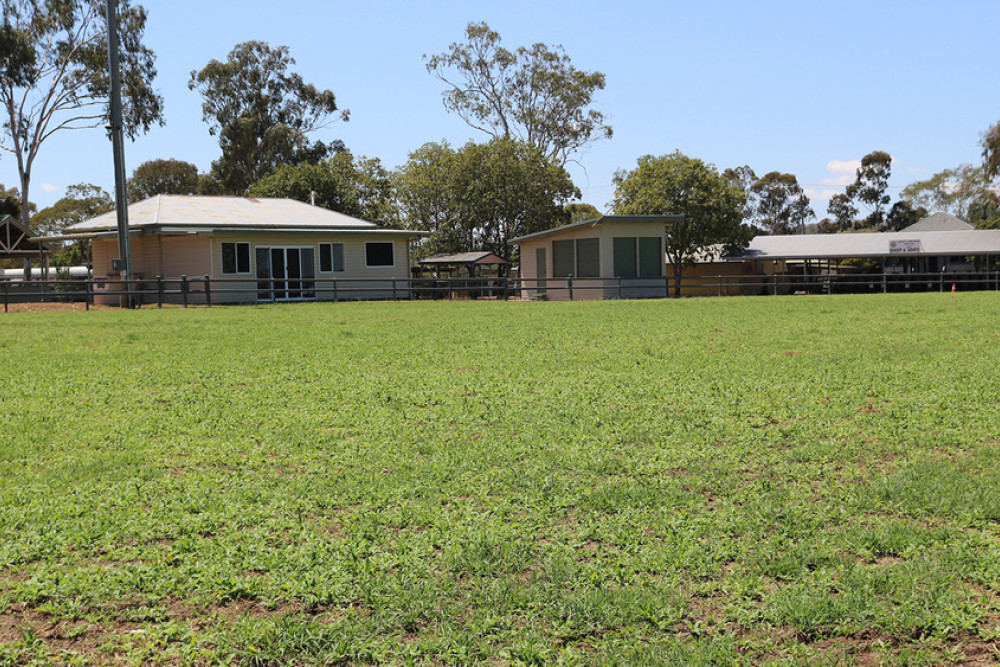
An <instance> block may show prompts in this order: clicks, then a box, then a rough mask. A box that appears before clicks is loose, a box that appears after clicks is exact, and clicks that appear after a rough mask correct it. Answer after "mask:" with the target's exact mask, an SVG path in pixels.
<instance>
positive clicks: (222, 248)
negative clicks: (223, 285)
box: [219, 241, 253, 276]
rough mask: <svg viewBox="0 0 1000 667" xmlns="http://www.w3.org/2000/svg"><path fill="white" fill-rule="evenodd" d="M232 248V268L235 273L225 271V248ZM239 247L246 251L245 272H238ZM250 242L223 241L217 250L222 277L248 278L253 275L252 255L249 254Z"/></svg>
mask: <svg viewBox="0 0 1000 667" xmlns="http://www.w3.org/2000/svg"><path fill="white" fill-rule="evenodd" d="M227 245H231V246H233V268H234V269H235V271H226V246H227ZM241 246H242V247H243V248H245V250H246V257H245V259H246V270H245V271H240V249H241ZM250 250H251V248H250V242H249V241H223V242H222V245H221V246H220V248H219V253H220V254H221V255H222V262H221V267H220V268H221V270H222V275H225V276H249V275H252V274H253V261H252V257H253V253H251V252H250Z"/></svg>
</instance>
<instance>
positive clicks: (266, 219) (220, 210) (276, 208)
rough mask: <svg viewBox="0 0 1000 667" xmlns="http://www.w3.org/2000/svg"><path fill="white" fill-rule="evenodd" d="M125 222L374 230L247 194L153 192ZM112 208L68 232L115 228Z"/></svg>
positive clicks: (320, 210) (133, 208)
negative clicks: (226, 195)
mask: <svg viewBox="0 0 1000 667" xmlns="http://www.w3.org/2000/svg"><path fill="white" fill-rule="evenodd" d="M128 218H129V220H128V225H129V227H130V228H133V227H139V228H141V227H155V226H159V225H178V226H185V225H197V226H202V227H204V226H210V227H213V228H216V229H225V228H227V227H243V228H246V227H251V228H257V227H263V228H282V227H295V228H298V229H302V228H315V229H331V230H337V229H368V228H370V229H375V228H376V225H375V224H374V223H372V222H367V221H365V220H360V219H358V218H353V217H351V216H349V215H344V214H343V213H337V212H336V211H330V210H328V209H325V208H320V207H319V206H310V205H309V204H306V203H305V202H300V201H296V200H294V199H263V198H262V199H257V198H250V197H202V196H193V195H157V196H155V197H151V198H149V199H144V200H143V201H140V202H136V203H134V204H129V207H128ZM117 228H118V222H117V218H116V217H115V213H114V211H112V212H110V213H105V214H104V215H99V216H97V217H96V218H92V219H90V220H85V221H84V222H78V223H77V224H75V225H70V226H69V227H67V228H66V231H67V232H68V233H73V232H90V231H105V230H111V229H117Z"/></svg>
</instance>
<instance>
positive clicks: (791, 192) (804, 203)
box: [750, 171, 815, 234]
mask: <svg viewBox="0 0 1000 667" xmlns="http://www.w3.org/2000/svg"><path fill="white" fill-rule="evenodd" d="M750 191H751V192H752V193H753V195H754V204H755V206H754V210H753V214H754V216H753V217H754V220H755V221H756V222H757V223H758V224H760V225H762V226H764V227H766V228H767V229H768V230H770V232H771V233H772V234H796V233H797V234H801V233H804V232H805V224H806V220H808V219H809V218H812V217H813V216H814V215H815V214H814V213H813V210H812V208H811V207H810V206H809V197H807V196H806V193H805V191H804V190H803V189H802V186H800V185H799V182H798V180H797V179H796V178H795V176H794V175H792V174H783V173H781V172H777V171H772V172H769V173H767V174H764V175H763V176H761V177H760V178H759V179H758V180H756V181H754V183H753V185H751V186H750Z"/></svg>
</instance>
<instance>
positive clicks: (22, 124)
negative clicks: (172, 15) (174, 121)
mask: <svg viewBox="0 0 1000 667" xmlns="http://www.w3.org/2000/svg"><path fill="white" fill-rule="evenodd" d="M0 7H2V10H0V11H2V18H3V25H4V28H3V31H2V36H0V69H2V70H3V73H4V76H3V78H2V79H0V105H2V107H3V118H4V122H3V134H2V136H0V148H3V149H4V150H6V151H8V152H10V153H12V154H13V155H14V157H15V158H16V160H17V169H18V175H19V177H20V186H21V187H20V195H21V202H22V206H21V221H22V223H23V224H24V225H25V226H26V227H29V228H30V210H31V209H30V207H29V206H28V205H27V202H28V197H29V194H30V191H31V171H32V168H33V166H34V164H35V160H36V158H37V157H38V154H39V151H40V150H41V148H42V145H43V144H44V143H45V141H46V140H48V139H49V137H51V136H52V135H53V134H55V133H57V132H60V131H62V130H79V129H86V128H95V127H99V126H102V125H104V124H105V123H106V120H107V117H108V103H109V95H108V89H109V88H110V82H109V76H108V34H107V33H108V30H107V16H106V14H105V10H106V2H104V0H60V1H58V2H37V1H34V0H2V5H0ZM117 11H118V26H119V31H120V34H119V42H120V48H121V51H120V55H119V57H120V64H121V76H122V94H123V118H124V121H125V132H126V134H127V135H128V136H129V138H135V137H136V136H137V135H138V134H139V133H141V132H145V131H147V130H148V129H149V128H150V127H151V126H152V125H153V124H154V123H160V124H161V125H162V124H163V100H162V98H161V97H160V96H159V95H157V94H156V92H155V91H154V90H153V88H152V86H151V84H152V81H153V79H154V78H155V77H156V67H155V65H154V64H155V56H154V54H153V52H152V51H151V50H149V49H148V48H146V47H145V46H144V45H143V43H142V37H143V32H144V30H145V26H146V10H145V9H144V8H143V7H142V6H141V5H133V4H132V3H131V2H130V0H117ZM109 152H110V151H109Z"/></svg>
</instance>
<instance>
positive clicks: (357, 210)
mask: <svg viewBox="0 0 1000 667" xmlns="http://www.w3.org/2000/svg"><path fill="white" fill-rule="evenodd" d="M249 194H250V195H252V196H254V197H288V198H290V199H297V200H299V201H304V202H311V201H313V200H315V204H316V206H321V207H323V208H328V209H330V210H331V211H337V212H339V213H343V214H345V215H350V216H353V217H355V218H361V219H362V220H367V221H368V222H374V223H376V224H378V225H380V226H382V227H398V226H399V225H400V219H399V216H400V213H399V205H398V203H397V202H396V199H395V190H394V187H393V182H392V176H391V175H390V173H389V172H388V171H387V170H386V169H385V168H384V167H383V166H382V163H381V162H380V161H379V160H378V159H377V158H371V159H370V158H366V157H360V158H358V159H355V157H354V156H353V155H351V154H350V153H348V152H342V153H337V154H336V155H334V156H333V157H332V158H330V159H329V160H326V161H324V162H322V163H320V164H300V165H285V166H282V167H278V168H277V169H276V170H275V171H274V172H273V173H271V174H268V175H267V176H265V177H264V178H262V179H260V180H259V181H257V182H256V183H254V184H253V185H251V186H250V189H249Z"/></svg>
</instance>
